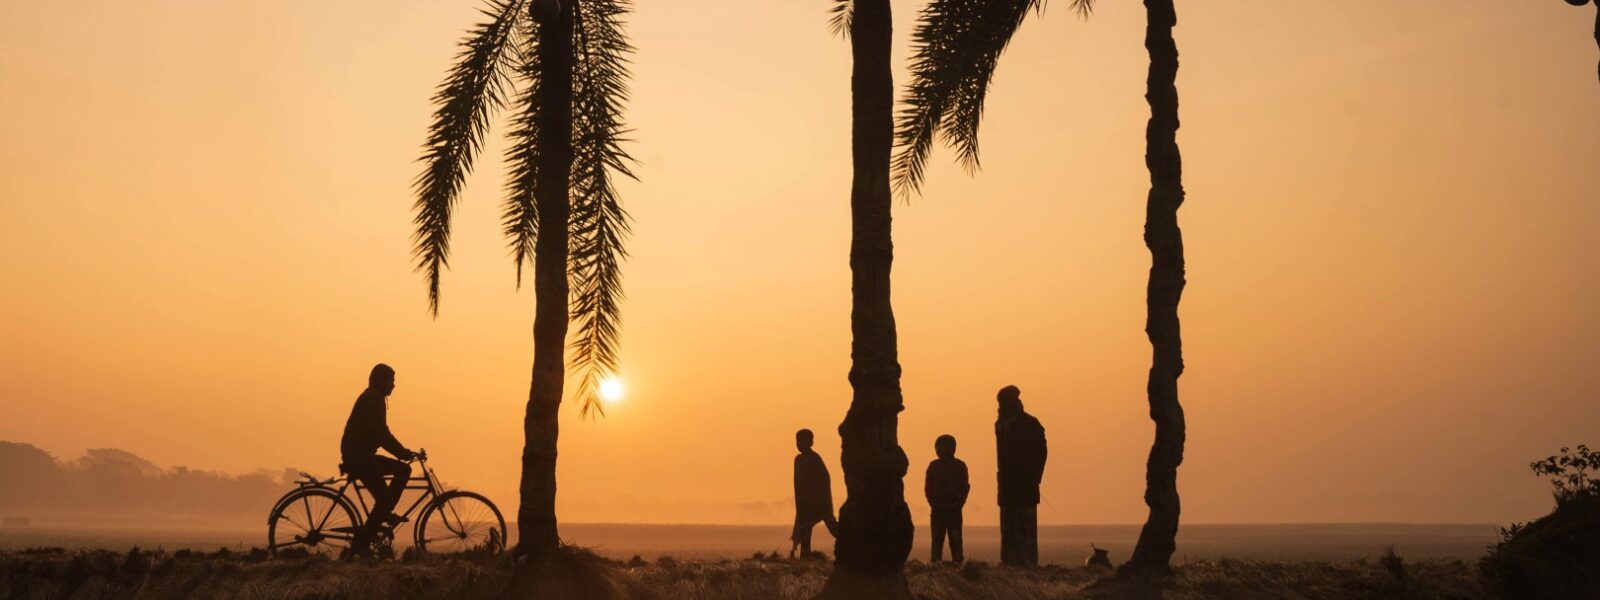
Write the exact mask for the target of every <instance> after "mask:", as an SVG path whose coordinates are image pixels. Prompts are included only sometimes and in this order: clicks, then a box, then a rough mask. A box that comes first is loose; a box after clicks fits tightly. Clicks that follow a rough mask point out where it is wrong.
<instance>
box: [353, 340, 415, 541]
mask: <svg viewBox="0 0 1600 600" xmlns="http://www.w3.org/2000/svg"><path fill="white" fill-rule="evenodd" d="M394 379H395V378H394V369H393V368H391V367H389V365H386V364H383V363H378V364H377V365H376V366H374V367H372V372H371V373H369V374H368V375H367V389H366V390H363V391H362V392H361V395H360V396H357V397H356V403H355V406H354V407H352V408H351V409H350V418H349V419H348V420H346V421H345V424H344V437H343V438H342V439H341V440H340V441H339V454H340V457H341V460H343V461H344V464H343V465H341V466H342V467H343V468H344V471H345V472H346V473H349V474H350V477H351V478H353V479H355V480H357V481H360V482H361V485H363V486H366V488H367V491H368V492H370V493H371V494H372V512H370V513H369V514H368V516H367V522H366V523H365V524H363V526H362V527H361V529H359V530H357V532H356V535H355V540H354V541H353V543H352V544H351V552H352V555H353V556H365V555H369V554H370V553H371V551H372V549H371V545H372V539H373V537H374V535H376V533H377V531H378V528H379V527H384V526H388V527H393V526H395V525H398V524H400V523H403V522H405V519H404V518H402V517H398V516H395V514H394V507H395V504H396V503H398V502H399V501H400V494H402V493H404V492H405V489H406V483H407V482H409V481H410V480H411V465H410V464H407V463H405V462H401V461H400V460H395V459H394V458H389V457H386V456H380V455H378V448H383V449H384V450H387V451H389V453H390V454H393V455H394V456H395V458H399V459H401V460H405V461H410V460H414V459H415V458H416V453H415V452H412V451H411V450H409V449H407V448H406V447H405V445H404V444H401V443H400V440H397V439H395V437H394V434H393V433H391V432H390V431H389V422H388V413H389V394H391V393H393V392H394ZM385 476H392V477H393V479H391V480H390V481H389V482H388V484H387V485H385V484H384V477H385Z"/></svg>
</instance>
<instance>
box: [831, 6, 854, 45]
mask: <svg viewBox="0 0 1600 600" xmlns="http://www.w3.org/2000/svg"><path fill="white" fill-rule="evenodd" d="M855 10H856V4H855V1H854V0H833V7H832V8H829V9H828V12H829V13H832V15H833V16H830V17H828V30H829V31H832V32H833V34H834V35H837V36H839V37H842V38H846V39H849V37H850V26H851V25H852V24H853V23H854V22H855Z"/></svg>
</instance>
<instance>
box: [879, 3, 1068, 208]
mask: <svg viewBox="0 0 1600 600" xmlns="http://www.w3.org/2000/svg"><path fill="white" fill-rule="evenodd" d="M1071 6H1072V7H1073V9H1074V10H1075V11H1077V12H1078V14H1079V15H1083V16H1087V15H1088V14H1089V11H1090V10H1092V8H1093V0H1072V3H1071ZM1042 10H1044V1H1043V0H933V1H932V2H931V3H929V4H928V6H926V7H925V8H923V9H922V13H921V14H920V15H919V17H918V19H917V29H916V31H915V33H913V34H912V40H913V44H914V46H915V48H916V50H915V53H914V54H913V56H912V59H911V83H909V84H908V85H907V86H906V93H905V103H906V107H905V108H903V109H901V111H900V116H899V117H898V118H897V123H896V124H895V137H896V145H897V146H899V150H898V152H897V153H896V155H895V157H894V164H893V165H892V167H893V173H894V175H893V178H894V188H895V192H896V194H897V195H899V196H900V197H901V198H902V199H909V198H910V197H911V195H912V194H914V193H917V192H918V191H919V190H920V188H921V186H922V179H923V175H924V173H925V172H926V168H927V161H928V153H929V151H930V150H931V149H932V147H933V139H934V136H935V135H938V136H939V137H940V139H942V140H944V142H945V143H946V144H947V145H949V146H950V147H952V148H954V149H955V150H956V155H957V159H958V161H959V162H960V163H961V166H962V167H963V168H965V169H966V170H967V172H968V173H971V172H974V171H976V170H977V169H978V167H979V162H978V125H979V124H980V122H981V121H982V118H983V103H984V99H985V98H986V97H987V95H988V92H989V83H990V82H991V81H992V80H993V79H994V71H995V66H996V64H997V63H998V62H999V59H1000V55H1001V54H1002V53H1004V52H1005V49H1006V46H1007V45H1009V44H1010V43H1011V38H1012V36H1013V35H1015V34H1016V32H1017V30H1018V29H1019V28H1020V27H1021V26H1022V21H1023V19H1025V18H1026V17H1027V15H1028V13H1029V12H1030V11H1032V12H1039V11H1042Z"/></svg>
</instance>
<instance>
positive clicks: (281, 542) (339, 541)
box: [267, 487, 361, 559]
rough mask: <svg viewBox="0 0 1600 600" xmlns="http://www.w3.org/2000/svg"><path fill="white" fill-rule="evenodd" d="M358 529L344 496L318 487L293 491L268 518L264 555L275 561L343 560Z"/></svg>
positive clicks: (351, 508) (359, 524)
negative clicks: (323, 558) (305, 559)
mask: <svg viewBox="0 0 1600 600" xmlns="http://www.w3.org/2000/svg"><path fill="white" fill-rule="evenodd" d="M360 526H361V521H360V520H359V519H358V518H357V516H356V510H355V507H354V506H352V505H351V504H350V501H349V500H347V499H345V497H344V496H341V495H339V494H337V493H335V492H334V491H333V490H330V489H326V488H320V487H308V488H304V489H300V490H296V491H293V492H290V493H289V495H287V496H284V498H283V499H282V500H279V501H278V505H277V506H276V507H274V508H273V509H272V514H271V515H270V516H268V517H267V552H269V553H271V554H272V556H273V557H274V558H286V557H294V556H313V555H317V556H325V557H327V558H335V559H337V558H342V557H343V556H344V555H345V554H346V553H347V552H349V550H350V545H351V542H352V540H354V538H355V532H356V529H357V528H359V527H360Z"/></svg>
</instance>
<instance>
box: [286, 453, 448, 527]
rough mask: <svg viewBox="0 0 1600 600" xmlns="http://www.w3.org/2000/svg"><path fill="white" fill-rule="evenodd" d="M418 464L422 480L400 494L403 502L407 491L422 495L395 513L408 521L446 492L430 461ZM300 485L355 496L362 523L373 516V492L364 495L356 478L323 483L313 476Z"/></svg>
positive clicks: (414, 480)
mask: <svg viewBox="0 0 1600 600" xmlns="http://www.w3.org/2000/svg"><path fill="white" fill-rule="evenodd" d="M416 462H417V464H418V465H420V466H421V467H422V477H420V478H418V477H413V478H412V479H411V481H409V482H407V483H406V487H405V489H404V490H401V491H400V494H401V498H400V499H402V500H403V499H404V498H405V491H406V490H421V491H422V493H421V494H418V495H417V496H416V499H414V500H412V501H411V505H410V506H408V507H406V509H405V511H403V512H402V511H398V510H397V511H396V512H395V514H397V515H400V516H401V517H403V518H405V519H407V520H410V519H411V515H412V514H413V513H415V512H417V509H419V508H422V507H423V506H427V504H428V502H429V501H431V500H432V499H434V498H437V497H439V495H440V494H443V493H444V492H445V491H446V490H445V489H444V486H441V485H439V479H438V477H437V476H435V475H434V474H433V469H431V468H429V467H428V459H427V458H425V457H418V458H417V461H416ZM302 475H305V474H304V473H302ZM383 480H384V482H385V483H387V482H390V481H393V480H394V477H393V476H392V475H385V476H384V478H383ZM419 480H420V481H419ZM299 483H300V487H302V488H305V487H321V488H327V489H330V490H333V491H334V493H336V494H338V495H339V496H341V497H345V498H348V497H350V496H351V495H354V496H355V498H356V501H355V505H356V507H357V508H358V509H359V513H360V514H358V515H356V516H357V518H359V519H361V521H362V522H366V521H367V519H368V517H370V516H371V515H372V506H371V505H369V504H368V502H367V498H368V495H370V494H371V493H372V492H371V490H368V491H367V493H365V494H363V493H362V492H361V491H362V490H364V489H366V488H367V486H365V485H363V484H362V483H361V482H360V481H359V480H357V479H356V478H354V477H352V476H350V475H349V474H348V473H346V474H341V475H340V476H338V477H335V478H331V479H327V480H323V481H319V480H317V479H316V478H315V477H311V476H309V475H307V480H306V481H301V482H299ZM336 484H337V487H335V485H336ZM350 491H354V492H355V493H354V494H351V493H350ZM372 500H373V502H376V501H377V499H376V498H373V499H372ZM399 507H400V505H399V503H398V502H397V503H396V504H395V508H396V509H398V508H399Z"/></svg>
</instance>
